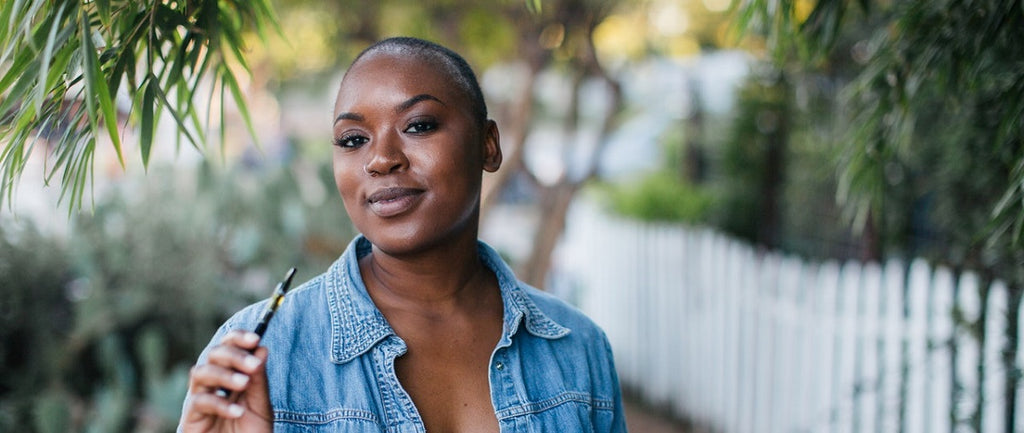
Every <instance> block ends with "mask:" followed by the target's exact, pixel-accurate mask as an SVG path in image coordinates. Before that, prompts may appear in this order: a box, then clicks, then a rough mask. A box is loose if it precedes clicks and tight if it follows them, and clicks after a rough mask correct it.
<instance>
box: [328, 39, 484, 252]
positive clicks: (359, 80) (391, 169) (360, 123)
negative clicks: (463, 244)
mask: <svg viewBox="0 0 1024 433" xmlns="http://www.w3.org/2000/svg"><path fill="white" fill-rule="evenodd" d="M442 71H444V69H443V68H441V67H440V66H438V65H434V64H433V63H431V62H429V61H425V60H422V59H418V58H410V57H408V56H406V57H400V56H397V55H392V54H386V53H374V54H370V55H368V56H364V57H363V58H362V59H361V60H360V61H359V62H358V63H356V64H355V65H353V67H352V68H351V69H350V70H349V71H348V74H347V75H346V77H345V79H344V80H343V81H342V83H341V88H340V90H339V91H338V99H337V102H336V103H335V106H334V116H335V121H334V144H335V146H334V179H335V182H336V183H337V185H338V191H339V192H340V193H341V198H342V200H343V201H344V203H345V210H346V211H347V212H348V214H349V217H350V218H351V219H352V222H353V224H355V226H356V229H358V230H359V231H360V232H361V233H363V234H364V235H365V236H366V237H367V238H368V239H369V240H370V242H372V243H373V244H374V245H375V246H376V247H377V248H379V249H381V250H382V251H384V252H386V253H389V254H403V253H415V252H418V251H421V250H423V249H425V248H428V247H430V246H432V245H436V244H438V243H440V242H443V241H444V240H446V239H451V238H453V237H455V236H458V235H460V234H462V235H470V234H471V235H472V237H473V238H474V239H475V238H476V231H477V218H478V213H479V203H480V181H481V175H482V170H488V171H494V170H497V168H498V166H499V165H500V163H501V151H500V149H499V147H498V132H497V127H496V126H495V125H494V123H493V122H487V123H486V125H480V124H479V122H477V121H475V120H474V118H473V115H472V110H471V109H470V100H469V98H468V96H467V95H466V94H465V92H462V91H461V90H460V89H459V87H457V86H456V85H455V84H453V80H451V79H449V77H448V76H446V75H445V74H444V72H442ZM467 230H468V231H471V232H472V233H469V232H467Z"/></svg>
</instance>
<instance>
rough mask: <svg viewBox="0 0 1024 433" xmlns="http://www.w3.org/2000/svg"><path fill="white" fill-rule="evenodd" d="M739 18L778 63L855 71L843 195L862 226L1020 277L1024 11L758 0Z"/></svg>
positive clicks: (990, 1)
mask: <svg viewBox="0 0 1024 433" xmlns="http://www.w3.org/2000/svg"><path fill="white" fill-rule="evenodd" d="M801 8H803V9H805V10H807V11H809V12H808V13H807V14H800V13H796V12H795V11H796V10H798V9H801ZM740 10H741V15H742V16H743V17H744V18H745V21H742V22H741V25H744V26H747V27H748V28H750V29H760V30H762V31H764V32H765V34H766V35H767V39H768V41H769V42H770V43H771V48H772V50H773V53H774V54H775V58H776V60H778V62H777V63H778V64H780V65H781V66H782V67H788V68H793V69H799V70H802V71H813V70H817V71H834V70H836V69H845V70H847V71H850V70H855V71H856V76H855V77H853V78H852V80H850V81H848V82H845V83H840V84H841V85H843V86H844V91H843V95H844V98H843V101H842V103H841V104H840V107H839V109H838V111H837V114H838V115H839V116H840V117H843V118H845V119H847V121H848V122H849V125H850V127H849V128H848V131H847V133H846V134H845V136H844V137H843V138H842V146H841V147H842V155H841V163H840V170H841V172H840V178H839V181H840V183H839V188H840V189H839V193H838V197H839V198H840V200H841V201H842V202H843V203H845V204H846V206H847V208H848V209H850V210H851V213H850V214H851V216H853V221H855V223H856V224H857V226H858V227H865V226H869V225H870V221H874V224H876V225H881V227H879V228H878V230H879V231H880V232H881V233H883V234H885V235H886V236H890V238H889V239H888V240H886V243H890V244H892V243H893V242H897V243H902V244H903V245H904V248H905V250H906V251H908V252H912V253H924V254H927V255H932V256H933V257H934V258H937V259H939V260H942V261H947V262H952V263H953V264H955V265H965V264H967V265H971V266H972V267H975V268H979V269H990V270H994V271H995V272H997V273H998V274H999V275H1001V276H1002V277H1004V278H1006V279H1008V280H1009V281H1011V282H1014V284H1017V283H1016V282H1019V281H1024V280H1021V278H1020V275H1019V272H1017V271H1015V270H1014V269H1013V268H1014V267H1015V266H1016V265H1015V263H1019V260H1020V258H1019V257H1017V256H1019V254H1020V252H1019V245H1020V242H1021V241H1022V240H1024V188H1022V186H1021V185H1024V168H1022V167H1024V122H1022V121H1021V119H1022V118H1024V68H1022V67H1021V63H1020V59H1021V58H1024V46H1021V44H1020V43H1019V41H1020V40H1022V37H1024V13H1022V11H1024V3H1022V2H1021V1H1001V0H983V1H967V0H942V1H923V0H920V1H906V2H886V1H870V0H860V1H849V0H817V1H801V0H781V1H764V0H748V1H743V2H741V5H740ZM777 11H789V12H791V13H774V12H777ZM755 31H757V30H755ZM851 37H852V38H855V39H854V41H853V42H852V43H851V44H850V45H844V44H843V43H842V41H843V40H844V39H850V38H851ZM794 53H796V54H797V55H796V56H795V58H796V61H793V60H794V56H793V54H794ZM894 215H896V216H897V217H896V218H894ZM901 231H902V232H903V233H904V235H902V236H901V235H896V237H895V238H893V237H891V236H893V234H894V233H898V232H901ZM901 238H902V240H901ZM914 239H920V240H918V241H915V240H914ZM921 240H923V242H922V241H921Z"/></svg>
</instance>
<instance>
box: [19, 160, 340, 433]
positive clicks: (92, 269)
mask: <svg viewBox="0 0 1024 433" xmlns="http://www.w3.org/2000/svg"><path fill="white" fill-rule="evenodd" d="M333 187H334V185H333V177H332V176H331V170H330V167H329V165H327V164H311V163H309V162H306V161H304V160H301V159H296V160H293V161H291V163H289V164H288V165H284V166H280V167H264V166H259V165H256V164H250V165H246V166H240V167H238V168H235V169H233V170H231V171H229V172H227V173H223V172H217V171H214V170H212V169H210V168H209V166H208V165H204V166H202V167H200V168H199V169H198V171H197V172H189V171H178V172H172V171H168V170H165V169H163V168H162V167H154V168H153V169H152V172H151V173H150V174H149V175H147V177H146V178H145V179H132V181H131V182H129V183H126V184H125V185H124V190H123V191H119V192H117V193H114V194H110V195H108V196H103V197H100V198H98V200H97V203H96V206H95V208H94V211H93V212H92V213H91V214H89V215H77V216H76V217H75V218H74V219H73V220H72V223H73V229H72V235H71V236H70V237H69V238H67V239H61V240H57V239H54V238H53V237H51V236H49V235H46V234H42V233H39V232H38V231H36V230H33V229H32V228H31V225H30V224H28V223H17V222H11V221H9V220H5V224H4V225H3V226H0V227H2V230H0V341H3V343H4V344H2V345H0V371H2V373H0V431H26V432H66V431H103V432H127V431H150V432H170V431H173V429H174V426H175V425H176V422H177V419H178V416H179V414H180V410H181V402H182V398H183V396H184V393H185V388H186V385H187V371H188V367H189V366H190V365H191V364H192V363H193V362H195V358H196V356H197V354H198V353H199V351H200V349H201V348H202V347H203V346H205V344H206V343H207V342H208V340H209V338H210V335H212V334H213V331H214V330H215V329H216V327H217V326H218V325H220V323H222V322H223V320H224V319H225V318H226V317H227V316H228V315H230V314H231V313H233V312H234V311H237V310H238V309H239V308H241V307H242V306H243V305H245V304H247V303H249V302H252V301H254V300H257V299H260V298H263V297H265V296H267V294H268V293H269V289H270V287H272V285H273V283H274V282H275V280H276V279H277V278H280V276H281V274H280V273H283V270H284V269H287V268H289V267H291V266H296V267H298V268H299V270H300V275H299V276H298V277H297V282H301V281H303V280H305V279H308V278H309V277H310V276H312V275H315V274H316V273H319V272H322V271H323V270H324V269H325V268H326V266H327V264H328V263H329V262H331V261H333V260H334V259H335V258H336V257H337V255H338V254H339V253H340V252H341V251H342V250H343V249H344V247H345V244H346V242H347V241H348V239H350V238H351V236H352V235H353V233H354V230H353V229H352V228H351V225H350V224H348V222H347V219H346V218H345V216H344V215H345V214H344V210H343V207H342V205H341V200H340V199H337V198H335V199H333V200H328V197H329V196H330V195H332V194H331V193H330V192H329V191H331V190H332V189H333ZM311 190H312V191H313V192H310V191H311ZM321 201H323V202H322V203H321ZM182 203H188V206H183V205H182Z"/></svg>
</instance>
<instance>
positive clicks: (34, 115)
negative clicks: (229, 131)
mask: <svg viewBox="0 0 1024 433" xmlns="http://www.w3.org/2000/svg"><path fill="white" fill-rule="evenodd" d="M269 25H273V19H272V14H271V11H270V9H269V6H268V3H267V2H266V0H254V1H235V0H190V1H174V2H172V1H156V2H142V1H138V0H124V1H116V0H114V1H111V0H102V1H94V2H78V1H73V2H53V1H48V0H14V1H5V2H3V3H0V71H2V74H0V96H2V99H0V143H4V148H3V151H2V152H0V200H4V199H6V200H8V201H10V199H11V195H12V194H13V191H14V188H13V187H14V184H15V182H16V180H17V179H18V177H19V176H20V174H21V173H22V171H23V170H24V168H25V164H26V162H27V160H28V158H32V157H44V158H46V159H47V162H48V164H47V165H48V167H49V168H48V172H47V173H46V174H45V176H46V179H47V182H49V181H51V180H52V178H53V177H55V176H58V175H59V178H60V184H61V186H62V192H63V194H62V198H66V199H67V200H68V203H69V208H71V209H73V208H75V207H76V206H77V205H80V204H81V202H82V200H83V198H84V193H85V188H86V186H87V184H88V183H89V179H90V177H91V171H92V163H93V157H94V155H95V151H96V146H97V144H98V141H97V140H98V139H99V137H106V138H107V139H109V141H110V145H111V146H113V148H114V150H115V152H116V154H117V157H118V159H119V160H120V162H121V165H122V166H123V165H124V163H125V162H124V152H123V148H122V139H121V130H122V128H123V127H124V126H125V122H124V120H131V121H133V122H135V123H137V124H138V125H139V127H140V129H139V138H138V141H139V151H140V153H141V157H142V162H143V164H144V165H148V162H149V156H150V154H151V151H152V145H153V139H154V134H155V131H156V127H157V123H158V120H159V119H160V117H161V113H162V112H165V111H166V113H167V114H169V115H170V116H171V117H172V118H173V119H174V121H175V122H176V123H177V126H178V128H177V131H178V134H180V136H179V137H178V138H179V140H180V139H181V137H182V136H183V137H184V138H185V140H186V141H187V142H188V143H190V144H191V145H193V146H196V147H199V146H200V145H201V144H202V143H203V142H204V140H205V137H204V135H203V134H201V133H200V132H201V131H204V130H205V128H204V125H203V120H202V118H203V113H208V112H209V111H210V107H211V106H212V105H211V103H212V102H213V101H214V99H219V102H220V103H219V106H220V107H221V110H222V111H221V113H220V116H221V120H222V121H223V116H224V112H223V107H224V100H225V96H226V94H228V93H230V95H231V97H232V98H233V99H234V101H235V102H236V104H237V106H238V107H239V109H240V111H241V114H242V116H243V117H244V118H245V120H246V122H247V123H248V122H249V120H248V119H249V116H248V112H247V111H246V109H245V101H244V95H243V94H242V89H241V87H240V85H239V80H238V78H237V75H236V71H235V68H242V69H244V70H248V65H247V63H246V60H245V58H244V56H243V51H244V49H245V46H244V36H245V32H246V31H247V30H246V29H247V28H249V26H254V27H255V29H256V30H258V31H260V32H262V31H264V29H265V28H266V27H267V26H269ZM206 79H209V80H210V82H212V83H213V84H214V86H213V87H212V89H211V90H210V91H209V92H208V93H207V97H206V107H205V111H204V109H203V107H201V105H199V104H201V103H202V101H201V99H197V98H196V97H197V96H199V95H200V94H201V93H202V92H203V91H202V89H201V85H202V84H203V83H204V82H206V81H205V80H206ZM122 89H124V90H126V93H127V101H120V100H119V99H120V98H119V96H118V95H120V94H121V93H120V91H121V90H122ZM120 102H124V103H126V104H128V108H127V109H123V110H122V109H121V108H120V107H121V106H122V104H120ZM251 129H252V128H251V126H250V130H251ZM179 142H180V141H179ZM221 142H223V137H222V140H221ZM37 146H38V147H40V148H38V149H37ZM37 154H40V155H37Z"/></svg>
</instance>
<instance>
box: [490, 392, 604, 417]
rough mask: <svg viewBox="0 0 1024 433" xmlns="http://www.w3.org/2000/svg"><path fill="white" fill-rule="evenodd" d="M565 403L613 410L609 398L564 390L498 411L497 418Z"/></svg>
mask: <svg viewBox="0 0 1024 433" xmlns="http://www.w3.org/2000/svg"><path fill="white" fill-rule="evenodd" d="M566 403H583V404H586V405H588V406H590V407H591V408H593V409H595V410H614V409H615V402H613V401H611V400H604V399H596V398H593V397H591V396H590V395H589V394H586V393H582V392H566V393H562V394H560V395H558V396H556V397H553V398H549V399H547V400H544V401H539V402H536V403H527V404H522V405H519V406H514V407H510V408H507V409H502V410H500V411H498V413H497V415H498V419H505V418H512V417H516V416H522V415H528V414H534V413H538V412H543V411H546V410H548V409H551V408H554V407H556V406H560V405H562V404H566Z"/></svg>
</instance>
